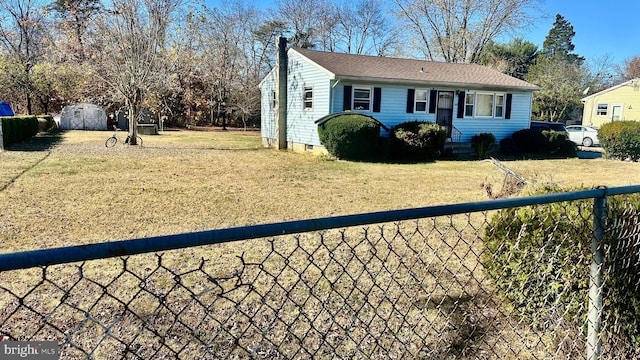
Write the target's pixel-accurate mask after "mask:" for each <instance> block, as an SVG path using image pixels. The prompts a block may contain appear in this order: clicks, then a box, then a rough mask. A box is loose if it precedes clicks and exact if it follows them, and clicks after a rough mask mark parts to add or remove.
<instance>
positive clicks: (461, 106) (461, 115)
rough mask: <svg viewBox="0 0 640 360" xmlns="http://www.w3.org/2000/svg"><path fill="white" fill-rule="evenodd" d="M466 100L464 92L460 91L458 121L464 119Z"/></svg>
mask: <svg viewBox="0 0 640 360" xmlns="http://www.w3.org/2000/svg"><path fill="white" fill-rule="evenodd" d="M464 99H465V93H464V91H460V92H459V93H458V119H462V118H464Z"/></svg>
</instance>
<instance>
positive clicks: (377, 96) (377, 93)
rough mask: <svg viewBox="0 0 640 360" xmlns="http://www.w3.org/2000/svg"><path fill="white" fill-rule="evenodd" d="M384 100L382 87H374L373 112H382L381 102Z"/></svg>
mask: <svg viewBox="0 0 640 360" xmlns="http://www.w3.org/2000/svg"><path fill="white" fill-rule="evenodd" d="M381 101H382V89H381V88H379V87H377V88H373V112H380V102H381Z"/></svg>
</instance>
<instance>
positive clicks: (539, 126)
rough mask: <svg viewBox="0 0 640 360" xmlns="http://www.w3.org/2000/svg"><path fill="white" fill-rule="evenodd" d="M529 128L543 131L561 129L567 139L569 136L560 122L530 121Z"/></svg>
mask: <svg viewBox="0 0 640 360" xmlns="http://www.w3.org/2000/svg"><path fill="white" fill-rule="evenodd" d="M529 128H530V129H532V130H539V131H543V130H547V131H550V130H553V131H561V132H563V133H564V134H565V136H566V137H567V139H568V138H569V133H568V132H567V129H566V128H565V127H564V124H562V123H557V122H550V121H532V122H531V125H530V126H529Z"/></svg>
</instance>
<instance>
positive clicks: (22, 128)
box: [0, 116, 38, 147]
mask: <svg viewBox="0 0 640 360" xmlns="http://www.w3.org/2000/svg"><path fill="white" fill-rule="evenodd" d="M0 121H1V126H2V141H3V144H4V146H5V147H6V146H9V145H12V144H17V143H20V142H22V141H24V140H26V139H29V138H30V137H32V136H34V135H36V134H37V133H38V118H36V117H35V116H7V117H2V118H0Z"/></svg>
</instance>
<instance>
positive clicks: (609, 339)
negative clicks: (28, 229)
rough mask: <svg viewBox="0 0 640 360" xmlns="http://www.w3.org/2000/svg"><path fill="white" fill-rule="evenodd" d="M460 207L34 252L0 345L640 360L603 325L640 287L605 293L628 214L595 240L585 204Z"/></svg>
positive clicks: (633, 243)
mask: <svg viewBox="0 0 640 360" xmlns="http://www.w3.org/2000/svg"><path fill="white" fill-rule="evenodd" d="M545 202H548V200H545ZM494 203H495V202H494ZM491 206H496V205H491ZM465 208H466V209H467V210H468V211H465V212H458V210H453V211H450V210H449V209H448V208H444V209H443V208H439V209H437V211H436V213H438V214H440V215H437V216H428V217H419V218H416V219H413V220H409V219H403V220H401V221H395V220H394V221H385V222H379V221H378V220H379V219H380V215H381V214H372V216H371V218H372V219H373V220H375V222H372V223H366V224H365V225H357V226H346V227H342V226H341V225H339V224H340V221H333V222H334V223H336V224H338V225H336V226H339V227H340V229H335V228H334V229H330V228H327V229H325V230H319V229H317V230H315V231H311V232H307V231H300V232H298V233H293V234H290V233H291V232H295V231H291V230H286V231H280V230H277V231H279V232H280V233H285V235H279V236H275V235H273V236H264V237H263V236H261V235H263V234H260V232H255V234H256V238H255V239H251V240H239V241H235V242H226V241H227V240H225V243H220V244H212V245H203V246H198V247H186V248H182V249H177V250H166V251H163V252H152V253H141V254H135V255H129V256H120V257H114V258H105V259H96V260H86V261H82V262H74V263H60V264H57V262H59V260H55V259H53V260H51V258H52V257H53V258H56V257H60V256H59V255H60V253H49V254H48V256H47V253H46V252H44V253H40V254H33V255H38V256H42V258H43V259H48V260H47V261H45V262H43V265H42V266H36V267H28V268H23V269H17V270H5V271H3V272H1V273H0V274H1V277H0V279H1V280H0V336H1V337H3V339H4V340H17V341H27V340H38V341H47V340H48V341H57V342H58V343H59V345H60V349H61V358H62V359H175V358H179V359H243V358H256V359H309V358H317V359H324V358H349V359H416V358H423V359H504V358H514V359H527V358H530V359H548V358H557V359H559V358H571V359H573V358H586V357H589V358H594V359H595V358H598V357H600V358H607V359H609V358H611V359H614V358H620V355H621V354H624V356H625V357H636V358H640V356H639V355H638V351H637V350H636V349H635V348H634V344H637V343H634V342H633V341H632V340H633V339H625V338H624V336H615V335H616V334H623V335H624V334H626V335H628V334H629V333H630V332H629V331H627V332H624V331H623V330H624V329H622V330H621V328H623V327H624V324H620V323H614V322H612V321H617V320H619V319H620V317H613V316H610V317H607V316H601V315H602V314H603V311H604V312H606V311H605V310H606V307H607V306H608V304H610V303H611V302H607V301H608V300H607V299H608V296H610V295H611V296H613V297H614V298H615V297H618V298H619V297H620V296H624V295H625V294H624V293H623V294H619V293H615V294H614V293H613V292H616V291H618V292H620V291H622V292H638V291H639V290H640V289H638V286H639V285H638V282H637V279H638V277H637V276H629V277H627V278H622V279H620V280H616V281H621V282H623V283H624V284H618V285H620V286H617V287H607V286H606V284H607V283H606V281H607V279H608V277H607V274H608V273H612V272H616V271H618V272H620V271H622V272H629V274H633V273H634V272H635V273H636V274H637V272H638V268H639V266H640V265H639V259H640V255H639V254H640V249H639V247H640V225H639V223H640V221H639V215H638V210H637V209H633V208H629V209H627V210H625V211H624V214H625V216H623V217H620V218H617V219H616V220H615V221H614V222H611V223H608V224H607V226H606V228H602V229H601V230H603V232H604V233H603V234H600V235H598V232H599V229H598V228H599V225H598V224H599V222H598V221H599V220H597V217H596V219H595V220H594V216H593V211H594V208H593V200H590V201H584V200H578V201H570V202H555V203H552V207H551V208H550V207H549V206H545V205H534V206H527V207H516V208H512V209H511V210H510V211H511V212H509V211H506V210H492V209H484V210H482V211H475V210H473V211H472V209H475V208H478V206H477V204H475V205H474V204H470V205H468V206H462V207H460V208H456V209H462V210H464V209H465ZM493 209H496V208H495V207H494V208H493ZM549 209H552V210H549ZM526 211H529V212H531V214H532V215H533V216H534V217H536V218H537V219H538V220H539V221H538V222H536V224H537V225H536V227H535V228H532V227H531V226H530V224H531V223H528V224H523V223H521V222H518V220H517V219H518V218H517V215H518V214H522V213H523V212H526ZM427 213H428V212H427ZM383 217H384V216H383ZM402 217H403V218H410V217H413V215H411V214H409V215H402ZM390 218H393V216H391V217H390ZM558 218H561V219H562V218H564V219H568V218H571V219H572V221H571V225H570V228H566V227H563V226H561V225H560V224H561V221H558V220H557V219H558ZM326 220H327V221H329V222H331V219H326ZM358 222H366V221H360V220H358ZM313 223H314V224H315V225H314V226H316V227H317V226H318V225H317V224H318V223H321V221H320V222H319V221H315V222H313ZM274 225H280V226H274V227H273V228H274V229H278V228H280V227H285V226H286V225H287V224H285V223H283V224H274ZM289 225H290V224H289ZM322 227H323V226H320V228H322ZM232 230H233V229H229V232H230V231H232ZM251 230H252V229H251V228H245V229H243V233H248V234H251V232H252V231H251ZM236 233H237V231H236ZM514 234H515V235H514ZM601 235H604V237H603V236H601ZM250 236H251V235H243V236H237V237H238V238H243V237H250ZM585 236H586V237H587V238H588V241H589V244H587V246H585V244H584V243H582V242H580V241H579V239H583V238H584V237H585ZM230 237H231V238H233V235H230ZM607 237H608V238H609V239H613V238H615V239H617V240H616V241H613V240H610V241H608V242H607V241H605V240H606V238H607ZM598 238H600V239H598ZM531 239H536V240H535V241H538V242H539V243H537V244H533V245H535V246H533V245H532V244H531V243H533V240H531ZM592 239H595V241H594V242H593V243H594V244H595V246H594V247H593V248H592V247H591V246H590V244H591V243H592ZM529 240H531V241H529ZM600 240H602V241H600ZM199 241H200V240H199ZM149 243H150V242H147V244H149ZM176 247H182V246H176ZM532 249H535V250H532ZM68 250H69V251H71V250H72V249H68ZM124 252H125V253H126V251H124ZM136 252H144V251H136ZM599 252H602V253H604V254H605V256H604V257H603V260H602V262H601V263H600V264H599V263H598V262H597V256H595V257H594V256H593V255H594V254H596V255H597V254H598V253H599ZM56 254H57V255H56ZM110 254H112V255H113V254H114V252H113V251H112V252H110ZM116 254H120V255H122V252H120V253H118V252H116ZM567 254H574V255H575V256H569V257H567V256H566V255H567ZM23 255H24V256H22V259H33V256H29V254H23ZM2 256H3V257H4V259H3V260H6V259H7V258H9V257H11V256H12V254H7V255H2ZM105 257H106V256H105ZM87 258H91V257H87ZM567 259H569V260H567ZM594 259H596V260H594ZM7 264H8V263H7ZM6 266H9V265H6ZM594 266H595V268H594ZM17 267H25V266H17ZM592 270H596V271H595V273H594V272H592ZM598 276H601V277H602V279H604V283H603V282H600V283H598V282H597V279H598V278H597V277H598ZM634 281H635V282H634ZM593 284H595V285H596V287H595V292H593V293H592V296H590V291H594V287H593V286H592V285H593ZM590 297H592V299H590ZM598 299H600V303H599V305H598ZM602 299H604V305H603V300H602ZM590 300H591V301H590ZM594 303H595V305H593V304H594ZM635 305H638V304H635ZM603 307H604V310H603ZM590 308H591V309H590ZM590 310H591V312H592V313H594V311H595V315H596V317H593V318H592V317H590V315H589V311H590ZM633 331H634V330H633V329H632V330H631V334H633ZM594 332H595V333H594ZM609 334H613V335H611V336H610V335H609ZM594 335H595V337H593V338H590V337H591V336H594ZM626 335H625V336H626ZM635 335H636V336H637V335H638V334H637V333H636V334H635ZM593 339H595V343H589V341H592V340H593ZM636 340H637V339H636Z"/></svg>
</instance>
